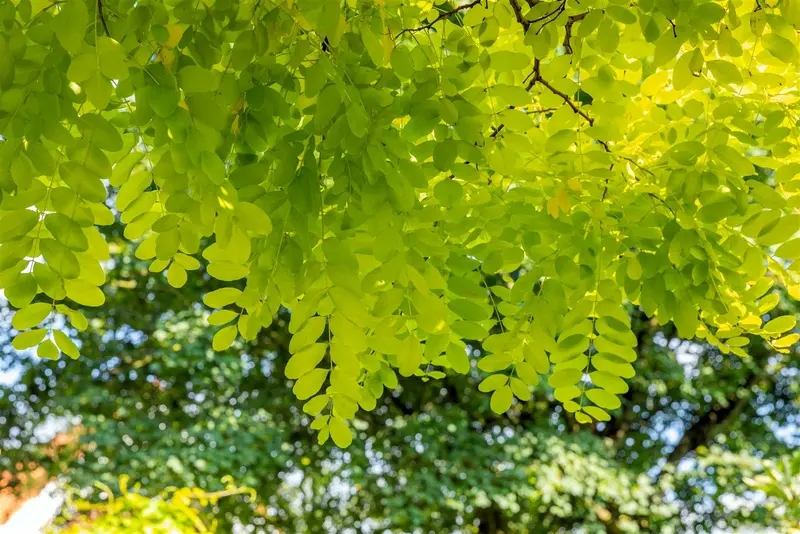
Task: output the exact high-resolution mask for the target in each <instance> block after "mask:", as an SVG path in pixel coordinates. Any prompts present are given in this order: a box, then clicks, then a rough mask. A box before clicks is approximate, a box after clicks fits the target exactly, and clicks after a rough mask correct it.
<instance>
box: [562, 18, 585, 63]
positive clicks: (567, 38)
mask: <svg viewBox="0 0 800 534" xmlns="http://www.w3.org/2000/svg"><path fill="white" fill-rule="evenodd" d="M588 14H589V12H588V11H587V12H586V13H580V14H578V15H572V16H570V17H567V23H566V24H564V31H566V34H565V35H564V49H565V50H566V51H567V54H572V45H571V44H570V42H569V41H570V39H572V26H573V25H574V24H575V23H576V22H578V21H579V20H583V19H584V18H586V15H588Z"/></svg>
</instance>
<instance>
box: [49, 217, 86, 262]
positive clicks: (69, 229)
mask: <svg viewBox="0 0 800 534" xmlns="http://www.w3.org/2000/svg"><path fill="white" fill-rule="evenodd" d="M44 225H45V226H46V227H47V229H48V230H49V231H50V233H51V234H53V237H54V238H55V239H56V241H58V242H59V243H61V244H62V245H64V246H65V247H67V248H68V249H70V250H74V251H76V252H84V251H86V250H88V249H89V240H88V239H87V238H86V235H85V234H84V233H83V229H82V228H81V227H80V226H79V225H78V223H76V222H75V221H73V220H72V219H70V218H69V217H67V216H66V215H63V214H61V213H50V214H49V215H47V217H45V218H44Z"/></svg>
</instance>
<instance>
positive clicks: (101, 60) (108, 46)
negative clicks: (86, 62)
mask: <svg viewBox="0 0 800 534" xmlns="http://www.w3.org/2000/svg"><path fill="white" fill-rule="evenodd" d="M97 50H98V58H97V61H98V64H99V67H100V72H102V73H103V75H104V76H105V77H107V78H110V79H112V80H124V79H125V78H127V77H128V66H127V65H126V63H127V59H128V58H127V57H126V54H125V51H124V50H123V49H122V47H121V46H120V44H119V43H118V42H116V41H115V40H114V39H111V38H110V37H103V36H101V37H99V38H98V39H97Z"/></svg>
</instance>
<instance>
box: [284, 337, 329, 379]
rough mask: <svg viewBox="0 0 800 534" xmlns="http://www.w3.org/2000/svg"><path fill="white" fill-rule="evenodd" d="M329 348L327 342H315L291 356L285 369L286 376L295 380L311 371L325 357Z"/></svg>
mask: <svg viewBox="0 0 800 534" xmlns="http://www.w3.org/2000/svg"><path fill="white" fill-rule="evenodd" d="M327 348H328V345H327V344H326V343H314V344H312V345H309V346H307V347H306V348H304V349H303V350H301V351H299V352H298V353H297V354H295V355H294V356H292V357H291V358H289V361H288V362H287V363H286V369H285V370H284V374H285V375H286V378H289V379H291V380H295V379H297V378H300V377H302V376H303V375H305V374H306V373H308V372H310V371H311V370H312V369H314V368H315V367H316V366H317V365H319V362H321V361H322V358H324V357H325V352H326V350H327Z"/></svg>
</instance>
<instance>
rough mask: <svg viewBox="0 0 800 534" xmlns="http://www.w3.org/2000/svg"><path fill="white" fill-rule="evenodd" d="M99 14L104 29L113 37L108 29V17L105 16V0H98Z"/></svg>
mask: <svg viewBox="0 0 800 534" xmlns="http://www.w3.org/2000/svg"><path fill="white" fill-rule="evenodd" d="M97 16H98V17H99V18H100V22H102V23H103V29H104V30H105V31H106V35H107V36H109V37H111V32H110V31H108V24H106V18H105V16H103V0H97Z"/></svg>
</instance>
